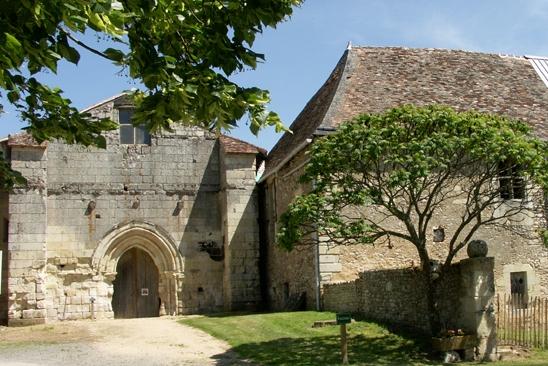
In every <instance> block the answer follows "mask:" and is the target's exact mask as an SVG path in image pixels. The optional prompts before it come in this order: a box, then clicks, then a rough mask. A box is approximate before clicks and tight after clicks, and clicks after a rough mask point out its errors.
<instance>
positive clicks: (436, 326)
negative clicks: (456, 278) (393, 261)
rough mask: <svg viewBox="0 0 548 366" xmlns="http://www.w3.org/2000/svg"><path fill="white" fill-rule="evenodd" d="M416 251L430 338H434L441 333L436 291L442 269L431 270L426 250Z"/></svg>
mask: <svg viewBox="0 0 548 366" xmlns="http://www.w3.org/2000/svg"><path fill="white" fill-rule="evenodd" d="M417 248H418V247H417ZM423 248H424V247H423ZM418 249H419V256H420V258H421V264H422V270H423V275H424V281H425V285H426V305H427V311H428V323H429V328H430V333H431V335H432V336H436V335H438V334H439V333H440V331H441V322H440V311H439V308H438V294H437V291H436V290H437V284H438V283H439V281H440V278H441V276H442V274H443V273H442V268H441V267H440V268H433V263H432V261H431V260H430V257H429V255H428V252H427V251H426V249H423V250H421V248H418ZM437 270H439V272H436V271H437ZM433 272H436V274H437V275H439V278H438V277H435V276H436V275H433Z"/></svg>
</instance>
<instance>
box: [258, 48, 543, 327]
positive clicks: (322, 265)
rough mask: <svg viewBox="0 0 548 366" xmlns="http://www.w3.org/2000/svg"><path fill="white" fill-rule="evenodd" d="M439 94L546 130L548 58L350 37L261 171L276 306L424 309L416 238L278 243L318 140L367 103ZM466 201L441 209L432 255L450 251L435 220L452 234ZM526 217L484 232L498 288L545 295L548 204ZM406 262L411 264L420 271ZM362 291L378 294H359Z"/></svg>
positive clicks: (444, 100) (435, 98)
mask: <svg viewBox="0 0 548 366" xmlns="http://www.w3.org/2000/svg"><path fill="white" fill-rule="evenodd" d="M434 103H436V104H444V105H449V106H451V107H453V108H455V109H457V110H460V111H464V110H470V109H475V110H478V111H483V112H490V113H499V114H503V115H507V116H509V117H513V118H518V119H521V120H523V121H525V122H527V123H529V124H530V125H531V127H532V128H533V129H534V131H535V132H536V134H537V135H538V136H540V137H541V138H544V139H547V138H548V128H547V127H548V59H545V58H544V59H543V58H538V57H513V56H502V55H494V54H482V53H475V52H465V51H452V50H439V49H407V48H369V47H349V49H348V50H346V52H345V53H344V54H343V56H342V58H341V59H340V61H339V62H338V64H337V65H336V67H335V69H334V70H333V71H332V73H331V75H330V76H329V78H328V79H327V81H326V82H325V83H324V84H323V86H322V87H321V88H320V89H319V90H318V92H317V93H316V94H315V95H314V96H313V97H312V98H311V99H310V101H309V102H308V103H307V105H306V106H305V107H304V109H303V110H302V112H301V113H300V114H299V115H298V116H297V118H296V119H295V121H294V122H293V124H292V125H291V130H292V131H293V134H289V133H286V134H285V135H284V136H283V137H282V138H281V139H280V140H279V141H278V143H277V144H276V146H275V147H274V148H273V149H272V150H271V152H270V153H269V155H268V158H267V161H266V169H265V172H264V174H263V175H262V177H261V180H260V182H261V184H262V188H263V194H264V201H265V207H264V222H265V225H266V227H265V230H264V231H265V235H264V239H263V242H262V246H263V247H264V249H263V252H264V253H265V256H264V258H265V273H267V274H268V277H267V279H266V290H267V291H265V294H266V295H267V296H268V298H269V302H270V304H271V305H272V307H273V308H274V309H281V308H284V307H286V306H288V304H289V305H292V304H295V299H296V298H299V297H300V298H301V300H306V307H308V308H314V307H317V308H321V306H322V305H325V307H326V308H327V309H328V310H336V309H343V308H346V310H356V309H358V310H365V312H368V314H369V315H372V316H376V315H377V316H378V317H384V316H392V317H393V319H396V318H397V317H401V315H402V314H404V312H405V311H407V312H409V310H405V309H411V310H410V311H411V312H414V311H415V310H413V309H416V308H415V307H414V305H413V304H414V301H415V300H417V299H416V296H415V297H413V296H414V295H413V294H412V293H413V292H414V290H413V289H416V287H415V284H414V283H413V281H414V280H413V279H414V278H415V277H416V276H414V275H413V273H412V272H413V269H416V268H417V267H418V266H419V264H420V260H419V258H418V255H417V253H416V249H415V248H414V247H413V246H412V245H411V244H409V243H406V242H401V241H398V240H397V239H394V240H392V247H387V246H386V245H376V246H374V247H373V246H365V245H361V246H358V245H357V246H339V247H333V246H331V247H330V246H329V245H328V243H325V242H321V240H320V242H321V243H320V244H319V245H317V246H315V247H313V246H309V247H304V248H301V249H300V250H294V251H293V252H291V253H286V252H283V251H281V250H280V249H278V248H277V247H276V245H275V241H276V240H275V232H276V229H277V220H278V219H279V217H280V215H281V214H282V213H283V212H284V211H285V210H286V208H287V206H288V204H289V203H290V202H291V201H292V199H293V198H294V197H295V196H296V195H298V194H301V193H303V192H306V191H307V190H308V189H309V188H310V187H307V186H304V185H303V184H301V183H299V181H298V178H299V177H300V176H301V175H302V173H303V167H304V165H305V163H306V161H307V151H308V148H309V146H310V143H312V142H313V141H314V140H315V139H317V138H321V137H322V136H324V135H326V134H329V133H332V132H333V131H335V130H336V129H337V126H338V125H339V124H341V122H343V121H346V120H349V119H351V118H352V117H354V116H356V115H358V114H360V113H368V112H369V113H380V112H383V111H385V110H387V109H389V108H393V107H396V106H399V105H402V104H416V105H428V104H434ZM512 198H513V197H506V199H507V204H509V205H511V204H513V202H514V201H513V200H512ZM515 198H519V197H515ZM459 204H460V203H459V202H456V201H455V202H454V205H453V206H449V207H447V208H446V210H444V212H443V213H441V214H440V215H439V216H437V217H435V218H433V219H432V228H431V230H430V233H431V237H430V241H429V244H428V250H429V252H430V254H431V257H434V258H440V259H441V258H444V252H445V247H444V241H443V240H436V241H435V240H434V238H433V236H434V228H437V227H443V228H444V230H445V232H446V233H447V234H450V233H451V229H452V228H454V227H455V226H454V221H456V220H455V219H456V218H455V217H454V216H452V215H454V212H453V211H455V208H456V207H457V206H458V205H459ZM545 210H546V209H545ZM520 225H521V229H522V232H521V234H519V235H518V234H516V233H515V232H510V231H504V230H500V229H499V228H494V227H484V228H483V229H482V230H480V231H479V232H478V233H477V234H476V239H484V240H486V241H488V243H489V255H492V256H494V257H495V263H496V264H495V267H494V273H495V286H496V289H497V291H498V292H505V293H511V292H516V291H520V292H521V293H523V294H524V295H529V296H534V295H544V296H546V295H548V248H546V246H545V245H544V244H543V241H542V238H541V236H540V233H541V232H542V231H543V230H545V229H546V228H547V223H546V212H542V209H540V210H539V212H538V214H537V215H536V216H535V217H534V218H528V219H527V220H525V221H524V222H522V223H521V224H520ZM447 236H448V237H449V235H447ZM320 239H321V238H320ZM464 252H465V251H464ZM462 254H463V255H464V256H465V255H466V253H462ZM462 258H463V257H462V256H461V257H459V258H455V260H454V262H456V261H458V260H460V259H462ZM402 270H403V272H405V271H406V270H411V274H406V273H403V272H402ZM333 284H338V285H337V286H335V285H333ZM364 286H365V288H364ZM405 291H407V293H408V294H411V295H410V297H406V295H405ZM364 294H365V295H364ZM364 299H365V300H364ZM360 301H366V302H370V303H366V304H363V303H362V304H357V302H360ZM418 301H422V300H420V299H419V300H418ZM301 304H303V301H301ZM410 316H414V315H413V314H410Z"/></svg>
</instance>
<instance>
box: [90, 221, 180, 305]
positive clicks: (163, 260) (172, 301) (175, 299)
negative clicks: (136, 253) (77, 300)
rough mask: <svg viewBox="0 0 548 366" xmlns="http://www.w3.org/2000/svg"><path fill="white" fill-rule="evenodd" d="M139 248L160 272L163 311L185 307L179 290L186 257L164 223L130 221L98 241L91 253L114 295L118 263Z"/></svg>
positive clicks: (110, 292) (95, 266)
mask: <svg viewBox="0 0 548 366" xmlns="http://www.w3.org/2000/svg"><path fill="white" fill-rule="evenodd" d="M132 248H139V249H141V250H143V251H145V252H146V253H148V254H149V255H150V257H151V258H152V260H153V261H154V263H155V265H156V267H157V268H158V272H159V296H160V300H161V303H162V305H161V309H162V313H163V311H164V309H165V313H167V314H174V313H179V312H180V309H181V308H182V303H180V296H179V292H180V289H181V281H182V277H183V259H182V256H181V254H180V253H179V251H178V249H177V245H176V243H175V241H174V240H173V238H172V237H171V235H169V233H168V232H167V231H166V230H164V229H163V228H162V227H160V226H158V225H155V224H152V223H149V222H145V221H130V222H127V223H123V224H119V225H116V226H114V227H113V228H112V229H111V230H110V231H109V232H108V233H107V234H106V235H105V236H104V237H103V239H102V240H101V241H100V242H99V245H98V246H97V248H96V249H95V251H94V253H93V256H92V267H93V268H94V270H96V271H97V275H99V276H102V277H103V280H104V281H105V282H106V283H107V284H108V286H109V288H110V291H109V292H108V293H109V298H108V299H107V300H106V301H107V302H108V304H110V301H111V299H112V293H113V287H112V282H113V281H114V279H115V278H116V265H117V264H118V260H119V259H120V257H122V255H123V254H124V253H125V252H127V251H128V250H129V249H132Z"/></svg>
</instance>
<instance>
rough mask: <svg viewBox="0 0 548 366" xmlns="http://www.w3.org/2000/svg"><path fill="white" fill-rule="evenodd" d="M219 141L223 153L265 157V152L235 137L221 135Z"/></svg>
mask: <svg viewBox="0 0 548 366" xmlns="http://www.w3.org/2000/svg"><path fill="white" fill-rule="evenodd" d="M219 141H220V142H221V144H222V145H223V148H224V150H225V152H227V153H238V154H261V155H263V156H266V150H265V149H262V148H260V147H258V146H255V145H252V144H250V143H249V142H245V141H242V140H240V139H237V138H235V137H231V136H226V135H221V136H220V137H219Z"/></svg>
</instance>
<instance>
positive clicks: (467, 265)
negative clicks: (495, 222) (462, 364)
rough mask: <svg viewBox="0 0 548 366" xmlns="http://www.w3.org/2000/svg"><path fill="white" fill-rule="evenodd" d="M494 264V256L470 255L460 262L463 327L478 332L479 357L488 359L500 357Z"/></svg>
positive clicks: (471, 332) (474, 332) (471, 331)
mask: <svg viewBox="0 0 548 366" xmlns="http://www.w3.org/2000/svg"><path fill="white" fill-rule="evenodd" d="M494 263H495V260H494V258H492V257H477V258H469V259H464V260H462V261H461V262H460V263H459V265H460V270H461V288H462V298H461V309H462V310H461V311H462V313H461V324H462V328H463V330H464V331H465V332H466V333H470V334H476V335H477V337H478V339H479V346H478V357H479V359H480V360H485V361H487V360H492V361H494V360H495V359H496V345H497V334H496V322H495V313H494V305H495V304H494V296H495V282H494V273H493V269H494Z"/></svg>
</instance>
